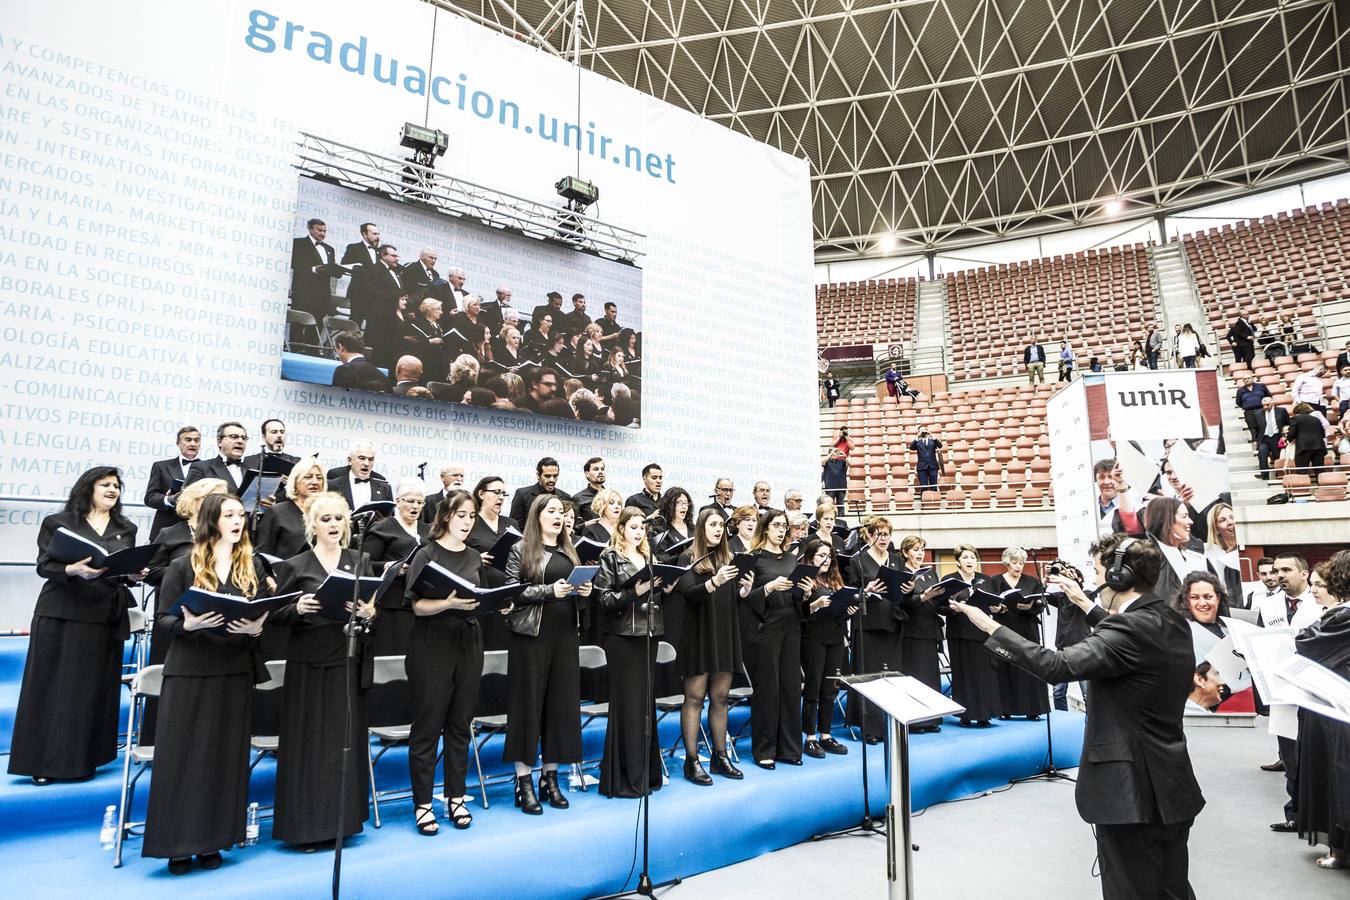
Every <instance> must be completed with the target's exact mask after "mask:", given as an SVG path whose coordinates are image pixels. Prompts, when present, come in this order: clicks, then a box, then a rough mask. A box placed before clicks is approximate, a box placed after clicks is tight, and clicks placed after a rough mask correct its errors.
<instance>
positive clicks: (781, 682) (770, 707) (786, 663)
mask: <svg viewBox="0 0 1350 900" xmlns="http://www.w3.org/2000/svg"><path fill="white" fill-rule="evenodd" d="M796 566H797V557H796V556H795V555H794V554H792V553H789V552H787V551H784V552H782V553H770V552H769V551H767V550H759V551H757V552H756V553H755V583H754V587H752V588H751V589H750V594H749V596H747V597H746V598H745V602H744V603H742V604H741V618H742V622H743V627H744V629H745V630H746V631H748V632H749V634H750V645H749V653H748V654H747V656H748V658H749V668H750V682H751V684H752V685H753V686H754V688H755V693H754V695H753V696H752V697H751V698H750V742H751V744H752V746H753V752H754V758H755V759H756V760H762V759H770V760H774V759H780V760H784V761H787V762H792V761H798V760H800V759H801V758H802V733H801V730H800V729H799V728H798V727H797V726H798V725H800V724H801V704H802V617H801V590H800V589H798V588H796V587H792V588H789V589H787V590H785V591H775V592H774V593H772V594H766V593H765V592H764V585H766V584H768V583H769V582H770V581H773V580H774V579H775V578H777V577H779V576H780V575H781V576H790V575H791V574H792V570H793V569H794V568H796Z"/></svg>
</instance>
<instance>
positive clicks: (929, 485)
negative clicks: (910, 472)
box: [909, 428, 942, 493]
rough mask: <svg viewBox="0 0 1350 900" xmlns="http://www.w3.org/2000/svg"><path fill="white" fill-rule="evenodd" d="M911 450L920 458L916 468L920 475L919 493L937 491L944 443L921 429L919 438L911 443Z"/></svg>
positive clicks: (926, 430) (925, 429)
mask: <svg viewBox="0 0 1350 900" xmlns="http://www.w3.org/2000/svg"><path fill="white" fill-rule="evenodd" d="M909 449H910V450H912V451H914V453H915V454H916V455H917V456H918V465H916V466H915V468H916V469H917V470H918V473H919V491H920V493H922V492H923V491H935V490H937V481H938V472H939V471H940V470H941V468H942V441H940V440H938V439H937V438H936V437H934V436H933V435H932V434H931V433H930V432H929V431H928V429H927V428H920V429H919V436H918V437H917V438H915V439H914V440H912V441H910V442H909Z"/></svg>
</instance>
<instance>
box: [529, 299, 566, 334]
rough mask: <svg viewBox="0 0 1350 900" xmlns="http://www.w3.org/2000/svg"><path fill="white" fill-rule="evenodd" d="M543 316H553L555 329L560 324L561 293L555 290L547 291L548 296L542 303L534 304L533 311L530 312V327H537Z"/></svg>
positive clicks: (561, 316) (561, 313) (561, 318)
mask: <svg viewBox="0 0 1350 900" xmlns="http://www.w3.org/2000/svg"><path fill="white" fill-rule="evenodd" d="M544 316H552V317H553V327H554V329H555V330H556V329H558V328H559V327H561V326H562V320H563V311H562V294H560V293H558V292H557V291H549V292H548V298H547V299H546V300H545V301H544V302H543V303H541V304H539V305H538V306H536V307H535V308H534V311H533V312H532V313H530V327H531V328H538V327H539V322H540V320H541V319H543V318H544Z"/></svg>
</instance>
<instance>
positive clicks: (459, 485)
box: [422, 463, 465, 522]
mask: <svg viewBox="0 0 1350 900" xmlns="http://www.w3.org/2000/svg"><path fill="white" fill-rule="evenodd" d="M464 489H465V488H464V467H463V466H461V465H458V464H456V463H451V464H450V465H446V466H441V489H440V490H439V491H437V492H436V493H434V494H427V502H426V504H425V505H423V507H422V521H423V522H430V521H431V520H432V519H434V518H436V507H438V506H440V505H441V501H442V500H444V499H445V495H446V494H448V493H450V492H451V491H462V490H464Z"/></svg>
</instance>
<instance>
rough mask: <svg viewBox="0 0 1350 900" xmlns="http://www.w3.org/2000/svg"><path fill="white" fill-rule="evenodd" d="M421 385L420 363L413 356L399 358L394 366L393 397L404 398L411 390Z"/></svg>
mask: <svg viewBox="0 0 1350 900" xmlns="http://www.w3.org/2000/svg"><path fill="white" fill-rule="evenodd" d="M421 384H422V361H421V360H420V359H418V358H417V357H415V356H400V357H399V358H398V363H397V364H396V365H395V366H394V391H393V393H394V396H396V397H406V396H408V391H409V389H411V388H415V387H418V386H419V385H421Z"/></svg>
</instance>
